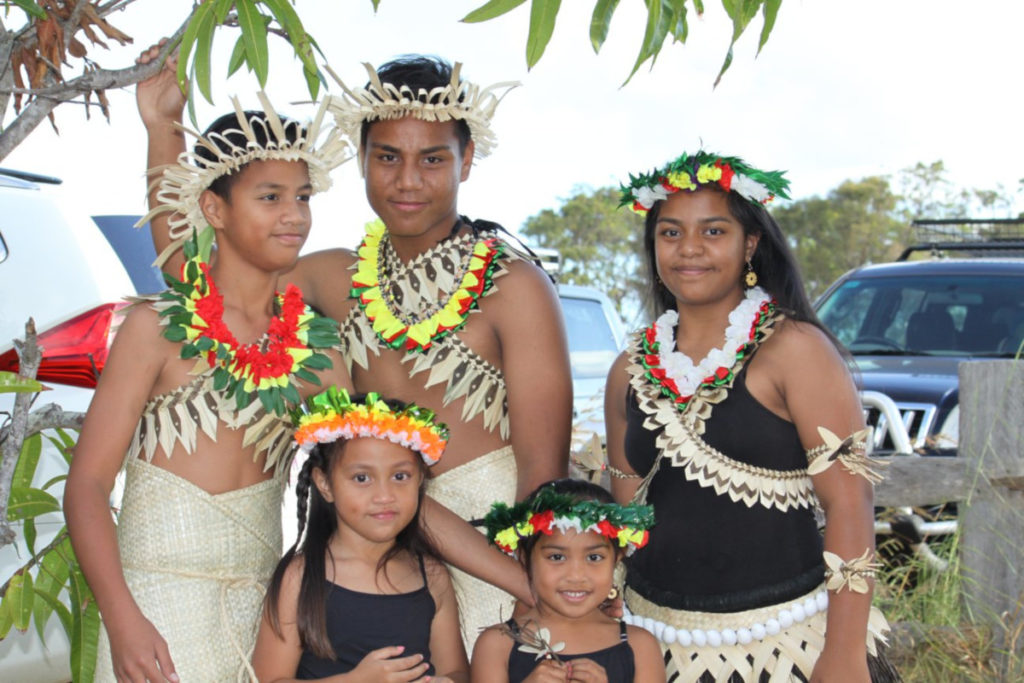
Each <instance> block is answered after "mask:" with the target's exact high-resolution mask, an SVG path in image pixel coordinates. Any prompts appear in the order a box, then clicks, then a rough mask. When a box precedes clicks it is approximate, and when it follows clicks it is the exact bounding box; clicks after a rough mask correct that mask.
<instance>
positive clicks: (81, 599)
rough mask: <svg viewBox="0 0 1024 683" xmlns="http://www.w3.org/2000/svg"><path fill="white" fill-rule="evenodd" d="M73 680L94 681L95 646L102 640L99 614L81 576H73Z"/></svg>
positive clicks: (78, 573) (76, 573) (75, 574)
mask: <svg viewBox="0 0 1024 683" xmlns="http://www.w3.org/2000/svg"><path fill="white" fill-rule="evenodd" d="M69 588H70V592H71V634H70V636H71V638H70V640H71V677H72V680H74V681H91V680H92V679H93V676H94V675H95V673H96V671H95V669H96V645H97V642H98V641H99V637H100V613H99V610H98V609H97V607H96V601H95V600H94V599H93V597H92V593H90V592H89V586H88V585H87V584H86V583H85V578H84V577H83V576H82V575H81V573H80V572H75V573H74V574H72V581H71V584H70V586H69Z"/></svg>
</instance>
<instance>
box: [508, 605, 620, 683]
mask: <svg viewBox="0 0 1024 683" xmlns="http://www.w3.org/2000/svg"><path fill="white" fill-rule="evenodd" d="M505 623H506V624H507V625H508V627H509V628H511V629H512V630H513V631H516V632H518V631H519V624H517V623H516V622H515V621H514V620H512V619H509V620H508V621H506V622H505ZM558 657H559V659H561V660H563V661H566V660H571V659H589V660H591V661H593V662H594V663H595V664H599V665H601V666H602V667H604V670H605V673H607V674H608V683H633V676H634V674H635V673H636V667H635V665H634V663H633V648H631V647H630V646H629V641H628V639H627V636H626V625H625V624H624V623H622V622H619V642H618V643H616V644H615V645H612V646H611V647H606V648H605V649H603V650H598V651H597V652H585V653H582V654H578V655H563V654H559V655H558ZM537 661H538V660H537V655H535V654H531V653H529V652H520V651H519V645H518V644H516V645H513V646H512V651H511V652H509V653H508V683H521V682H522V681H523V680H525V679H526V677H527V676H529V675H530V673H531V672H532V671H533V670H534V669H535V668H536V667H537Z"/></svg>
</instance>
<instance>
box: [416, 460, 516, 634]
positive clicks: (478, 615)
mask: <svg viewBox="0 0 1024 683" xmlns="http://www.w3.org/2000/svg"><path fill="white" fill-rule="evenodd" d="M426 493H427V495H428V496H430V497H431V498H433V499H434V500H436V501H437V502H438V503H440V504H441V505H444V506H445V507H446V508H448V509H449V510H451V511H452V512H454V513H455V514H457V515H458V516H459V517H462V518H463V519H465V520H473V519H482V518H483V517H484V515H486V514H487V512H488V510H490V509H491V503H495V502H498V501H502V502H505V503H508V504H510V505H511V504H512V503H514V502H515V498H516V460H515V456H514V455H513V454H512V447H511V446H505V447H504V448H499V449H498V450H496V451H491V452H490V453H487V454H485V455H481V456H480V457H479V458H474V459H473V460H470V461H469V462H467V463H465V464H462V465H459V466H458V467H455V468H453V469H450V470H448V471H447V472H444V473H442V474H439V475H438V476H436V477H432V478H431V479H428V480H427V486H426ZM480 531H481V532H483V531H484V529H483V527H480ZM448 571H449V572H451V576H452V584H453V585H454V587H455V597H456V598H457V599H458V602H459V623H460V625H461V627H462V641H463V642H464V643H465V645H466V652H467V653H471V652H473V643H475V642H476V637H477V635H479V633H480V629H482V628H486V627H487V626H492V625H494V624H496V623H498V622H499V621H501V620H502V619H507V618H508V617H510V616H511V615H512V607H513V606H514V604H515V598H513V597H512V596H511V595H509V594H508V593H506V592H505V591H503V590H501V589H500V588H496V587H494V586H492V585H491V584H489V583H486V582H485V581H481V580H480V579H477V578H474V577H472V576H470V575H469V574H467V573H465V572H463V571H461V570H459V569H456V568H455V567H453V566H451V565H448Z"/></svg>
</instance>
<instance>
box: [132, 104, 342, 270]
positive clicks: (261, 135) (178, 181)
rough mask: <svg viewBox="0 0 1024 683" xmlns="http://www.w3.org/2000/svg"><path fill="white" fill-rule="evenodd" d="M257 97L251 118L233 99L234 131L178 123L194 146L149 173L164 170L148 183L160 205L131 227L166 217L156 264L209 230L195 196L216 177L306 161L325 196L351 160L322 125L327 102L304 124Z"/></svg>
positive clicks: (336, 137)
mask: <svg viewBox="0 0 1024 683" xmlns="http://www.w3.org/2000/svg"><path fill="white" fill-rule="evenodd" d="M257 97H258V98H259V101H260V105H261V107H262V109H263V111H262V112H261V113H258V114H255V115H254V114H253V113H252V112H249V113H247V112H245V111H243V109H242V106H241V104H240V103H239V101H238V98H237V97H232V98H231V103H232V105H233V106H234V109H235V117H236V119H237V123H238V125H237V127H235V128H230V129H228V130H224V131H220V132H214V133H210V134H208V135H204V134H201V133H197V132H195V131H193V130H191V129H189V128H186V127H184V126H181V125H179V126H178V127H179V128H180V129H181V130H182V131H183V132H184V133H186V134H188V135H189V136H191V137H193V138H195V146H194V147H192V148H190V149H187V150H186V151H184V152H182V153H181V154H180V155H178V161H177V163H174V164H168V165H166V166H163V167H157V168H155V169H151V172H153V171H158V170H161V171H162V173H161V174H160V175H159V176H157V177H156V178H155V179H154V180H153V182H152V183H151V185H150V191H152V190H153V188H157V199H158V200H159V202H160V204H159V205H158V206H156V207H155V208H153V209H152V210H150V212H149V213H147V214H146V215H145V216H143V217H142V218H141V219H139V222H138V223H136V224H135V227H141V226H142V225H144V224H145V223H146V222H147V221H149V220H150V219H151V218H153V217H154V216H158V215H160V214H161V213H169V214H170V216H169V217H168V219H167V225H168V232H169V234H170V237H171V240H172V243H171V246H170V247H168V249H167V250H165V252H164V253H163V254H161V255H160V256H159V257H158V258H157V263H158V264H159V263H162V262H163V261H165V260H166V258H167V257H168V256H169V255H170V254H171V253H173V252H174V251H175V250H177V249H178V248H180V247H181V245H182V244H183V243H184V241H185V240H186V239H188V237H189V236H190V235H191V234H192V230H193V229H194V230H196V232H198V233H200V234H201V233H203V232H204V231H205V230H208V229H209V227H210V226H209V225H208V224H207V222H206V217H205V216H204V215H203V211H202V209H201V208H199V196H200V195H201V194H202V193H203V191H205V190H206V189H208V188H209V187H210V185H211V184H212V183H213V181H215V180H216V179H217V178H219V177H221V176H223V175H228V174H231V173H237V172H238V170H239V169H240V168H242V167H243V166H244V165H246V164H248V163H250V162H252V161H268V160H271V161H274V160H280V161H304V162H306V166H307V167H308V168H309V181H310V184H311V185H312V187H313V192H314V193H315V192H323V191H324V190H326V189H328V188H329V187H330V186H331V176H330V173H331V171H332V170H334V169H335V168H337V167H338V166H340V165H341V164H343V163H344V162H346V161H348V160H349V159H350V158H351V157H352V154H351V147H350V146H349V144H348V142H347V141H346V140H345V138H344V137H343V136H342V135H341V131H339V130H338V129H337V127H335V126H333V125H331V124H330V123H329V122H325V121H324V118H325V117H326V115H327V99H326V98H325V99H324V100H323V101H322V102H321V103H320V105H319V107H318V108H317V111H316V114H315V115H314V117H313V120H312V121H310V122H309V123H307V124H302V123H300V122H299V121H296V120H294V119H284V120H282V118H281V117H280V116H279V115H278V113H277V112H276V111H274V107H273V105H272V104H271V103H270V100H269V99H268V98H267V96H266V94H265V93H263V92H262V91H261V92H259V93H257ZM243 140H244V142H243ZM196 148H202V149H203V150H205V151H206V152H207V153H208V154H209V155H211V156H212V157H213V158H214V159H216V161H211V160H210V159H209V158H207V156H201V155H200V154H197V153H196Z"/></svg>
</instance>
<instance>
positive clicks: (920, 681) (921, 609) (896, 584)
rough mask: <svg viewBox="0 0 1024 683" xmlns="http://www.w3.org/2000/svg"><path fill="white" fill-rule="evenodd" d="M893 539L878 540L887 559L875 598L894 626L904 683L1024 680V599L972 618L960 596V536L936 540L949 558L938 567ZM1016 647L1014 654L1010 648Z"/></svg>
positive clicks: (937, 549)
mask: <svg viewBox="0 0 1024 683" xmlns="http://www.w3.org/2000/svg"><path fill="white" fill-rule="evenodd" d="M898 543H899V542H898V541H896V540H895V539H886V540H885V541H883V542H880V544H879V552H880V554H882V555H886V556H890V557H891V561H889V562H887V564H886V567H885V568H884V569H883V571H882V572H881V573H880V576H879V581H878V585H877V587H876V589H875V595H876V598H875V602H876V604H877V605H878V606H879V607H880V608H881V609H882V611H883V612H884V613H885V615H886V617H887V618H888V619H889V623H890V624H892V625H893V636H892V638H891V639H890V645H891V648H890V651H889V656H890V658H891V659H892V661H893V663H894V664H895V665H896V666H897V668H898V669H899V671H900V674H901V675H902V676H903V678H904V681H906V683H935V682H937V681H942V682H946V681H951V682H952V681H959V682H963V683H981V682H983V681H984V682H985V683H988V682H990V681H1020V680H1024V658H1022V656H1021V649H1022V648H1021V645H1022V644H1024V605H1022V603H1021V602H1018V603H1017V608H1016V610H1014V611H1013V613H1010V614H1003V615H1001V617H1000V618H999V619H995V620H992V621H993V623H992V624H989V625H977V624H974V623H972V622H971V620H970V619H969V615H968V614H967V610H966V609H965V607H964V602H963V591H962V582H963V573H962V567H961V564H960V561H959V554H958V552H957V551H958V545H959V536H958V535H954V536H952V537H950V538H948V539H945V540H944V541H940V542H937V543H936V542H933V543H932V544H931V545H932V549H933V550H934V551H935V552H936V554H938V555H939V556H941V557H943V558H946V559H948V560H949V569H948V570H947V571H945V572H938V571H935V570H933V569H930V568H929V567H928V566H927V565H925V563H924V562H923V561H921V560H920V559H918V558H916V557H914V556H910V555H906V554H902V553H901V552H900V549H898V548H897V547H896V546H897V544H898ZM1014 652H1016V654H1013V653H1014Z"/></svg>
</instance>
